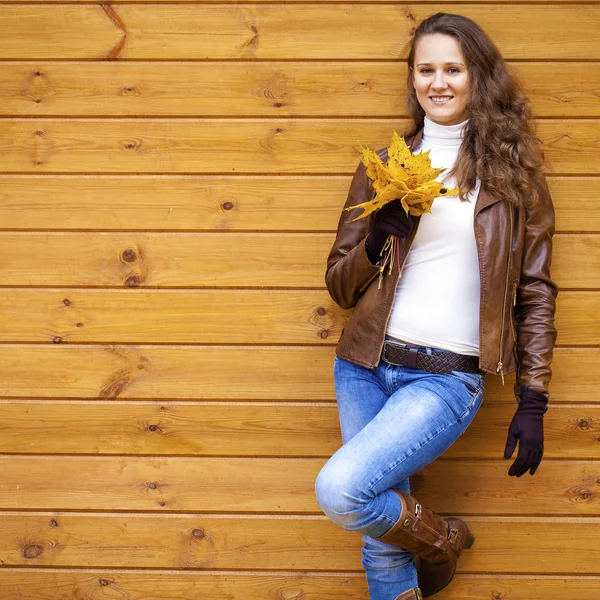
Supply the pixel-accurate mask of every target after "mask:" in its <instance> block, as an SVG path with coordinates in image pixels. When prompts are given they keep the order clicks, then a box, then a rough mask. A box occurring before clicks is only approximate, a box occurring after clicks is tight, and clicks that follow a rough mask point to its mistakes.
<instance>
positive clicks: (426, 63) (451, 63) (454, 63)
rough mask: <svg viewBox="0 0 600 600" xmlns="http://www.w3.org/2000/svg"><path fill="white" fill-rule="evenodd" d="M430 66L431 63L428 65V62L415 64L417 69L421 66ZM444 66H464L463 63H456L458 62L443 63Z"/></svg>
mask: <svg viewBox="0 0 600 600" xmlns="http://www.w3.org/2000/svg"><path fill="white" fill-rule="evenodd" d="M430 64H432V63H429V62H420V63H417V67H420V66H421V65H430ZM444 64H445V65H461V66H463V67H464V66H465V65H464V64H463V63H461V62H458V61H450V62H445V63H444Z"/></svg>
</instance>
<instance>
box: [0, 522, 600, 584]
mask: <svg viewBox="0 0 600 600" xmlns="http://www.w3.org/2000/svg"><path fill="white" fill-rule="evenodd" d="M1 519H2V523H3V527H2V529H0V560H2V561H3V563H4V566H5V567H10V566H25V565H27V566H28V567H36V566H45V567H67V566H76V567H120V568H123V567H129V568H169V569H171V568H174V569H189V568H196V569H197V568H201V569H257V568H260V569H267V570H282V571H295V570H299V571H303V570H315V571H348V570H357V571H358V570H360V569H361V565H360V562H361V556H360V546H361V541H360V540H361V536H360V535H359V534H356V533H350V532H347V531H344V530H343V529H341V528H340V527H338V526H337V525H334V524H333V523H331V522H330V521H328V520H327V519H326V517H316V516H315V517H306V516H305V517H293V516H289V517H285V516H278V517H256V516H246V517H245V516H241V515H236V516H225V515H223V516H206V515H189V516H187V515H186V516H183V515H170V516H168V517H165V515H144V514H139V515H132V514H89V513H87V514H75V513H69V514H62V515H56V514H53V513H40V514H37V513H28V512H8V513H3V514H2V515H1ZM469 527H470V528H471V529H472V531H473V533H474V535H475V537H476V540H477V542H476V544H477V545H476V546H474V550H473V551H471V552H465V555H464V557H462V556H461V562H460V563H459V566H458V569H459V571H461V572H471V573H488V574H491V573H506V572H509V573H510V572H517V573H536V574H538V573H539V574H556V573H557V572H558V573H565V572H567V573H572V574H576V573H577V574H594V573H596V570H597V564H598V560H599V559H600V550H598V547H597V543H596V538H597V535H598V530H599V529H600V519H598V518H594V517H562V518H557V517H553V518H550V517H547V518H534V517H470V518H469ZM475 548H476V550H475Z"/></svg>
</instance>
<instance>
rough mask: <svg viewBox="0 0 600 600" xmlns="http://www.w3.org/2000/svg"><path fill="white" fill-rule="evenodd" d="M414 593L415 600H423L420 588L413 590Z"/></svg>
mask: <svg viewBox="0 0 600 600" xmlns="http://www.w3.org/2000/svg"><path fill="white" fill-rule="evenodd" d="M415 593H416V596H417V600H423V594H422V593H421V589H420V588H418V587H417V588H415Z"/></svg>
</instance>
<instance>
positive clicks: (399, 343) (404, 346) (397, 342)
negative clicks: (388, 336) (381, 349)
mask: <svg viewBox="0 0 600 600" xmlns="http://www.w3.org/2000/svg"><path fill="white" fill-rule="evenodd" d="M385 343H386V344H390V346H398V347H399V348H408V344H405V343H404V342H400V341H395V340H385Z"/></svg>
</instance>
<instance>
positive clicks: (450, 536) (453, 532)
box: [448, 527, 458, 542]
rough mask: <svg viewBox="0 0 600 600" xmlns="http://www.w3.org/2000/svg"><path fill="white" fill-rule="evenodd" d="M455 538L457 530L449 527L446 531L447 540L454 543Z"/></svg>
mask: <svg viewBox="0 0 600 600" xmlns="http://www.w3.org/2000/svg"><path fill="white" fill-rule="evenodd" d="M457 536H458V529H455V528H454V527H450V528H449V529H448V540H449V541H451V542H455V541H456V538H457Z"/></svg>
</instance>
